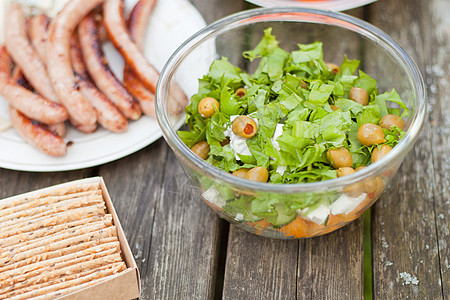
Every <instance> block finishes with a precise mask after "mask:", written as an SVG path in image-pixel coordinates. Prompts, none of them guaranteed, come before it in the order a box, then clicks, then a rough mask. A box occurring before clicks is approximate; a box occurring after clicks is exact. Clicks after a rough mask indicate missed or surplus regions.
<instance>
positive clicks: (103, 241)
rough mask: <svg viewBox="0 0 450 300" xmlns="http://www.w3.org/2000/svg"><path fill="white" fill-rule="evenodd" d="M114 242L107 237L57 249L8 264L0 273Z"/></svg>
mask: <svg viewBox="0 0 450 300" xmlns="http://www.w3.org/2000/svg"><path fill="white" fill-rule="evenodd" d="M116 241H117V237H107V238H103V239H101V240H95V241H90V242H86V243H81V244H76V245H72V246H68V247H66V248H62V249H57V250H54V251H50V252H43V253H39V254H36V255H34V256H31V257H28V258H26V259H23V260H20V261H17V262H15V263H13V264H9V265H6V266H4V267H1V268H0V273H2V272H5V271H8V270H11V269H16V268H20V267H22V266H26V265H28V264H34V263H37V262H40V261H44V260H48V259H52V258H56V257H60V256H65V255H70V254H71V253H75V252H79V251H83V250H86V249H89V248H91V247H96V246H98V245H103V244H109V243H113V242H116Z"/></svg>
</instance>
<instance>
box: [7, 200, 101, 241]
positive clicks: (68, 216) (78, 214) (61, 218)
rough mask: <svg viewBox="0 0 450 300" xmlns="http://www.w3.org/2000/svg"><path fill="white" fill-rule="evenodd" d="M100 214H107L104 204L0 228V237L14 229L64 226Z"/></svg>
mask: <svg viewBox="0 0 450 300" xmlns="http://www.w3.org/2000/svg"><path fill="white" fill-rule="evenodd" d="M98 214H105V206H104V204H101V205H95V206H87V207H80V208H76V209H72V210H70V211H63V212H59V213H56V214H53V215H49V216H43V217H41V218H38V219H34V220H29V221H25V222H21V223H17V224H13V225H10V226H6V227H0V235H4V233H5V232H7V231H10V230H13V231H14V229H16V230H17V229H19V230H20V229H21V228H22V227H28V226H31V227H32V228H34V229H37V228H43V227H47V226H50V225H57V224H63V223H67V222H70V221H74V220H80V219H84V218H86V217H91V216H95V215H98Z"/></svg>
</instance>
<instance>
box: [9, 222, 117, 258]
mask: <svg viewBox="0 0 450 300" xmlns="http://www.w3.org/2000/svg"><path fill="white" fill-rule="evenodd" d="M109 226H112V220H109V221H99V222H95V223H90V224H82V225H79V226H77V227H73V228H69V229H66V230H63V231H60V232H58V233H56V234H54V235H51V236H44V237H41V238H38V239H36V240H29V241H25V242H22V243H20V244H16V245H12V246H9V247H4V248H3V251H7V252H9V253H13V254H14V253H20V252H24V251H27V250H30V249H33V248H38V247H41V246H46V245H49V244H51V243H55V242H59V241H62V240H64V239H68V238H71V237H73V236H78V235H82V234H85V233H88V232H92V231H95V230H99V229H102V228H106V227H109Z"/></svg>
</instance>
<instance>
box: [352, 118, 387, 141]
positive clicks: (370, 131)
mask: <svg viewBox="0 0 450 300" xmlns="http://www.w3.org/2000/svg"><path fill="white" fill-rule="evenodd" d="M356 138H357V139H358V141H359V142H360V143H361V144H363V145H364V146H372V145H374V144H382V143H384V142H385V139H384V132H383V128H381V127H380V126H378V125H375V124H372V123H366V124H363V125H361V127H359V129H358V134H357V135H356Z"/></svg>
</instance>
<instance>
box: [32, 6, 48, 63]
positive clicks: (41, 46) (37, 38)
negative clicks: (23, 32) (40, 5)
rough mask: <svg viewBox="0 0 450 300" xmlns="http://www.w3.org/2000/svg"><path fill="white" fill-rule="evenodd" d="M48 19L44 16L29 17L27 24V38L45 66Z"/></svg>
mask: <svg viewBox="0 0 450 300" xmlns="http://www.w3.org/2000/svg"><path fill="white" fill-rule="evenodd" d="M49 24H50V18H49V17H47V16H46V15H45V14H40V15H37V16H33V17H31V18H30V19H29V20H28V22H27V25H28V26H27V27H28V37H29V38H30V41H31V44H32V45H33V47H34V49H36V52H37V53H38V54H39V57H40V58H41V60H42V62H43V63H44V65H46V64H47V35H48V25H49Z"/></svg>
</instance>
